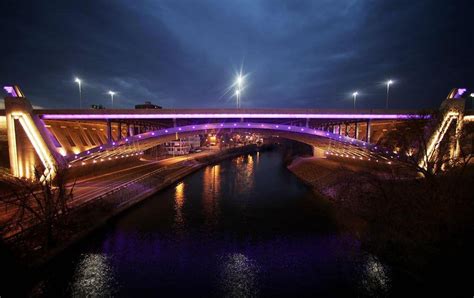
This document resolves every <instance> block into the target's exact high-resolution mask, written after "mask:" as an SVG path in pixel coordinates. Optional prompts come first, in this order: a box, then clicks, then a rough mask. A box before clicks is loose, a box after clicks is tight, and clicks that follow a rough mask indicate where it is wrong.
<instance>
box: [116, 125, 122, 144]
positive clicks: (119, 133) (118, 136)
mask: <svg viewBox="0 0 474 298" xmlns="http://www.w3.org/2000/svg"><path fill="white" fill-rule="evenodd" d="M117 131H118V134H117V140H121V139H122V123H121V122H119V123H118V127H117Z"/></svg>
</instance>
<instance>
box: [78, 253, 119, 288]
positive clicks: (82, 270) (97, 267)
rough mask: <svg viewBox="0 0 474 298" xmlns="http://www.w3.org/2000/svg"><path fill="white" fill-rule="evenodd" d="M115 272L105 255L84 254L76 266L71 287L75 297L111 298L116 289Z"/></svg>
mask: <svg viewBox="0 0 474 298" xmlns="http://www.w3.org/2000/svg"><path fill="white" fill-rule="evenodd" d="M115 286H116V282H115V280H114V276H113V270H112V269H111V267H110V264H109V258H108V257H107V256H106V255H105V254H93V253H91V254H84V255H82V259H81V260H80V261H79V263H78V264H77V265H76V270H75V273H74V276H73V284H72V286H71V296H73V297H111V296H113V294H114V292H115V290H116V288H115Z"/></svg>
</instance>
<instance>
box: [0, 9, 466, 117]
mask: <svg viewBox="0 0 474 298" xmlns="http://www.w3.org/2000/svg"><path fill="white" fill-rule="evenodd" d="M470 6H471V5H470V3H469V2H467V1H447V0H446V1H437V0H417V1H408V0H391V1H370V0H337V1H334V0H326V1H281V0H268V1H255V0H235V1H230V0H228V1H223V0H208V1H192V0H188V1H184V0H183V1H176V0H170V1H152V0H148V1H146V0H142V1H128V0H118V1H105V0H98V1H92V0H90V1H48V2H45V1H30V2H26V1H4V2H2V4H0V8H1V10H2V11H3V12H4V14H3V16H2V18H1V19H0V28H2V29H1V30H2V31H3V32H2V33H3V34H2V37H3V45H2V47H1V48H0V54H1V58H0V69H2V71H1V73H0V82H1V83H3V84H6V83H17V84H19V85H20V86H21V87H22V88H23V89H24V91H25V93H26V94H27V95H28V97H29V98H30V99H32V100H33V101H34V103H35V104H37V105H40V106H46V107H75V106H77V102H78V94H77V88H76V86H75V85H74V83H73V77H74V76H75V75H77V76H80V77H81V78H82V79H83V80H84V98H85V100H86V101H87V103H88V104H92V103H99V104H104V105H109V102H108V96H107V95H106V91H107V90H109V89H112V90H116V91H118V92H119V95H118V96H117V97H116V99H117V104H118V105H120V106H121V107H130V106H132V105H133V104H136V103H139V102H143V101H144V100H151V101H153V102H155V103H158V104H161V105H163V106H165V107H231V106H234V104H233V101H232V99H231V98H230V95H229V94H228V93H227V94H226V90H227V88H228V87H229V85H230V84H231V83H232V80H233V77H234V75H235V73H236V72H237V71H238V70H239V69H240V67H241V66H243V69H244V72H246V73H248V77H247V81H248V82H249V84H248V86H247V88H246V90H245V92H244V95H243V106H244V107H315V108H319V107H321V108H327V107H334V108H337V107H347V106H350V104H351V101H350V95H349V94H350V93H351V92H352V91H353V90H356V89H357V90H359V92H360V94H361V95H360V97H359V98H360V101H359V103H360V106H361V107H373V108H377V107H382V106H383V105H384V100H385V89H384V86H383V85H382V82H383V81H384V80H386V79H388V78H393V79H395V80H397V84H396V85H395V86H394V88H393V92H392V95H391V97H392V103H393V104H392V105H393V106H394V107H398V108H422V107H435V106H437V105H438V104H439V102H440V101H441V100H442V99H443V97H445V96H446V94H447V92H448V91H449V89H450V88H452V87H455V86H468V85H469V84H472V78H473V77H474V70H473V69H474V67H473V64H474V63H473V58H472V55H473V53H474V45H473V38H474V34H473V27H474V26H473V24H472V22H473V21H472V19H473V18H472V17H470V16H469V15H470V14H472V8H471V7H470Z"/></svg>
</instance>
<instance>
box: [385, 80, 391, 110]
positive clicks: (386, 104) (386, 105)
mask: <svg viewBox="0 0 474 298" xmlns="http://www.w3.org/2000/svg"><path fill="white" fill-rule="evenodd" d="M392 84H393V81H392V80H389V81H388V82H387V100H386V101H385V108H386V109H388V92H389V91H390V85H392Z"/></svg>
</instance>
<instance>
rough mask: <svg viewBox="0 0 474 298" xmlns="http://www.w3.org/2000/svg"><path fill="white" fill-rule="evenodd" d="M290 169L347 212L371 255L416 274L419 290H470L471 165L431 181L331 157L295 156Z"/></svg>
mask: <svg viewBox="0 0 474 298" xmlns="http://www.w3.org/2000/svg"><path fill="white" fill-rule="evenodd" d="M288 169H289V170H290V171H291V172H293V173H294V174H295V175H296V176H297V177H299V178H300V179H301V180H302V181H304V182H305V183H306V184H307V185H309V186H311V187H312V188H313V190H314V191H315V193H317V194H318V195H321V196H322V197H324V198H326V199H327V200H328V201H330V202H332V204H333V205H334V207H335V209H337V212H338V213H339V212H342V214H344V216H341V218H342V217H344V218H343V220H341V223H342V225H343V228H346V229H347V230H349V231H351V232H352V233H353V234H354V235H356V236H357V237H358V238H359V239H360V240H361V243H362V245H363V247H364V249H366V250H367V251H370V252H372V253H374V254H376V255H377V256H379V257H380V258H381V259H383V260H384V261H385V262H386V263H389V264H390V265H391V266H393V267H395V268H397V270H399V271H401V272H403V274H405V275H408V276H411V277H412V278H413V280H414V282H415V283H416V284H419V286H417V287H418V290H420V289H423V291H424V293H425V294H426V293H428V292H427V291H429V292H431V291H434V292H437V291H440V292H439V293H441V292H446V293H457V292H463V291H465V290H466V289H468V288H469V282H468V280H467V279H468V278H467V277H466V276H465V275H463V274H462V272H465V270H467V269H468V268H470V267H471V265H472V264H474V260H473V257H472V254H471V251H472V248H473V247H474V244H473V243H472V242H473V241H472V240H471V238H472V237H471V236H472V233H473V228H474V223H473V215H474V203H473V200H472V198H471V195H470V189H469V187H470V186H469V185H470V183H472V181H473V180H472V179H474V177H473V176H474V175H473V172H474V171H473V169H472V167H467V168H464V169H460V170H453V171H451V172H447V173H443V174H440V175H438V176H436V177H434V178H432V179H413V178H414V176H408V177H407V176H403V175H400V173H397V172H394V171H393V170H391V169H390V168H385V169H383V168H376V167H371V166H370V165H369V164H362V163H361V164H359V165H357V164H355V163H346V162H345V161H343V160H331V159H316V158H295V159H294V160H293V162H292V163H291V164H290V165H289V166H288ZM346 215H350V216H352V218H351V219H350V220H347V218H345V217H346ZM354 219H356V221H355V222H361V223H362V224H357V225H356V226H357V228H354V226H353V222H354ZM462 268H463V269H462ZM434 285H436V286H434ZM450 291H451V292H450Z"/></svg>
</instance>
